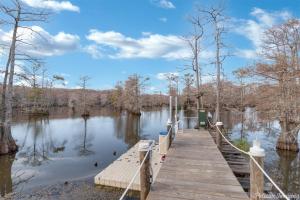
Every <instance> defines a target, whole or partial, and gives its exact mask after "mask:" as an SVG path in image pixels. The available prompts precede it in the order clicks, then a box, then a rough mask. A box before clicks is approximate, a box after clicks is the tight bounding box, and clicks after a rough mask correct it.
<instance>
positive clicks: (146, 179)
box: [139, 141, 151, 200]
mask: <svg viewBox="0 0 300 200" xmlns="http://www.w3.org/2000/svg"><path fill="white" fill-rule="evenodd" d="M150 148H151V143H150V142H146V141H145V142H141V143H140V144H139V156H140V164H142V162H143V160H144V158H145V156H146V155H147V157H146V160H145V162H144V164H143V165H142V167H141V169H140V187H141V193H140V199H141V200H146V198H147V196H148V193H149V191H150V186H151V182H150V154H151V152H149V153H148V154H147V152H148V150H149V149H150ZM149 151H151V150H149Z"/></svg>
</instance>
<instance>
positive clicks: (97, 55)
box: [83, 44, 102, 59]
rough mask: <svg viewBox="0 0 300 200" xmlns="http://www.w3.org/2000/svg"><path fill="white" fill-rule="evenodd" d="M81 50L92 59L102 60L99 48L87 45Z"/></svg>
mask: <svg viewBox="0 0 300 200" xmlns="http://www.w3.org/2000/svg"><path fill="white" fill-rule="evenodd" d="M83 50H84V51H85V52H87V53H88V54H90V55H91V56H92V57H93V58H94V59H99V58H102V53H101V50H100V49H99V46H97V45H95V44H91V45H88V46H86V47H84V48H83Z"/></svg>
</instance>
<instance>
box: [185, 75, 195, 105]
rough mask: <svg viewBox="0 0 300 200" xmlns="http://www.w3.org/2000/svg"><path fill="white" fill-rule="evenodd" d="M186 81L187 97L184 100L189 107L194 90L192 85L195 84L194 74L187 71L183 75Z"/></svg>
mask: <svg viewBox="0 0 300 200" xmlns="http://www.w3.org/2000/svg"><path fill="white" fill-rule="evenodd" d="M183 81H184V92H183V94H184V95H185V97H186V99H185V102H184V106H185V107H187V108H189V107H190V106H191V105H190V104H191V92H192V88H191V87H192V85H193V84H194V76H193V75H192V74H190V73H187V74H185V75H184V77H183Z"/></svg>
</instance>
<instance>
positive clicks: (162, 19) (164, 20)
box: [159, 17, 168, 23]
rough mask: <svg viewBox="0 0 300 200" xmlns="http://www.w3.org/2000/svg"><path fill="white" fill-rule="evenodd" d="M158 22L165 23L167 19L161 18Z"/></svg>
mask: <svg viewBox="0 0 300 200" xmlns="http://www.w3.org/2000/svg"><path fill="white" fill-rule="evenodd" d="M159 21H161V22H164V23H166V22H167V21H168V19H167V18H166V17H161V18H159Z"/></svg>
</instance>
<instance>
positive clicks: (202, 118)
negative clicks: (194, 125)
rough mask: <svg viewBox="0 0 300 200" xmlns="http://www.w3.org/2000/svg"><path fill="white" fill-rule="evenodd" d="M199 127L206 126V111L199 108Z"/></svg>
mask: <svg viewBox="0 0 300 200" xmlns="http://www.w3.org/2000/svg"><path fill="white" fill-rule="evenodd" d="M199 119H200V120H199V127H202V128H205V127H206V112H205V110H199Z"/></svg>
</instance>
